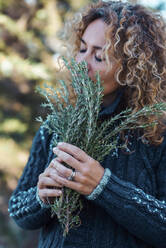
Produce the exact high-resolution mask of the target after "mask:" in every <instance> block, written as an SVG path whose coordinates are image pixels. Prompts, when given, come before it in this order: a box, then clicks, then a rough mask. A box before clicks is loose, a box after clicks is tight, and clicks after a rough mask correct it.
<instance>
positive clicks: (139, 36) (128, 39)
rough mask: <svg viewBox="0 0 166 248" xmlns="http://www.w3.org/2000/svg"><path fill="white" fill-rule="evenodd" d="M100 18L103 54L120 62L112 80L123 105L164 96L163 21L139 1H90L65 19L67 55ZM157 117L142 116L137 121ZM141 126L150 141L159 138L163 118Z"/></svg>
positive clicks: (165, 28) (165, 40)
mask: <svg viewBox="0 0 166 248" xmlns="http://www.w3.org/2000/svg"><path fill="white" fill-rule="evenodd" d="M99 18H101V19H102V20H103V21H104V22H105V23H106V24H107V25H108V28H107V31H106V46H105V49H104V55H105V57H106V61H107V63H108V64H111V58H112V57H114V58H115V59H116V60H117V61H119V62H120V63H119V64H120V65H119V67H118V69H117V71H116V73H115V79H116V81H117V82H118V83H119V84H120V85H121V86H123V88H124V101H125V108H132V111H133V112H136V111H138V110H140V109H141V108H143V107H144V106H146V105H152V104H154V103H159V102H163V101H165V100H166V24H165V22H164V20H163V19H162V17H161V16H160V15H159V14H157V13H154V12H151V11H150V10H148V9H146V8H145V7H143V6H141V5H139V4H130V3H126V2H121V1H107V2H102V1H99V2H98V3H95V4H94V3H93V4H91V5H89V6H88V7H87V8H86V9H84V10H83V11H82V12H80V13H77V14H76V15H75V17H74V18H73V20H71V21H70V22H68V23H67V26H66V33H65V39H66V41H67V47H68V49H67V50H68V51H69V54H68V55H69V56H72V57H73V56H74V57H75V56H76V54H77V53H78V51H79V49H80V38H81V37H82V35H83V33H84V31H85V29H86V28H87V26H88V25H89V24H90V23H91V22H93V21H94V20H96V19H99ZM163 116H165V115H164V114H163ZM156 118H157V117H156V116H150V117H146V116H145V117H144V118H142V119H141V120H140V123H141V124H144V123H147V122H149V123H151V122H153V121H154V120H155V119H156ZM157 121H158V124H156V125H154V126H153V127H147V128H146V129H144V130H143V137H144V138H146V140H148V141H149V142H150V143H151V144H155V145H157V144H160V143H161V142H162V140H163V137H162V135H163V131H164V130H165V128H166V126H165V121H164V118H163V117H162V118H161V116H160V117H158V119H157Z"/></svg>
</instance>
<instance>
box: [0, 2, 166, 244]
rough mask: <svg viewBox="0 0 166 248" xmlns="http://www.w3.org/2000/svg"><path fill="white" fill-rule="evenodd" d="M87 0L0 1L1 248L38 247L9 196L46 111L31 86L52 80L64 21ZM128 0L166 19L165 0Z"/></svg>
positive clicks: (54, 74) (54, 80)
mask: <svg viewBox="0 0 166 248" xmlns="http://www.w3.org/2000/svg"><path fill="white" fill-rule="evenodd" d="M88 2H91V1H90V0H79V1H77V0H22V1H20V0H0V248H16V247H17V248H26V247H27V248H29V247H36V242H37V233H36V232H25V231H22V230H21V229H20V228H18V227H17V226H16V225H15V224H14V222H13V221H12V220H11V219H10V218H9V217H8V212H7V204H8V199H9V196H10V194H11V192H12V191H13V189H14V188H15V187H16V184H17V180H18V178H19V177H20V175H21V172H22V169H23V167H24V166H25V164H26V161H27V158H28V154H29V149H30V146H31V142H32V138H33V136H34V134H35V132H36V130H37V129H38V127H39V124H38V123H37V122H36V121H35V118H36V117H37V116H39V115H42V114H44V113H43V110H42V108H41V107H40V103H41V101H42V99H41V98H40V96H39V95H38V94H37V93H35V87H36V85H40V84H42V83H43V82H52V83H55V84H56V69H57V57H58V54H59V53H60V52H61V50H62V49H63V48H62V43H61V40H60V33H61V32H60V31H61V30H62V28H63V23H64V21H65V20H67V19H68V18H70V17H71V16H72V15H73V13H74V12H76V11H77V10H78V9H79V8H81V7H83V6H84V5H85V4H87V3H88ZM131 2H138V3H141V4H143V5H146V6H147V7H148V8H150V9H152V10H153V11H159V12H161V14H162V15H163V17H164V18H166V3H165V1H162V0H161V1H159V0H158V1H156V0H150V1H148V0H140V1H131Z"/></svg>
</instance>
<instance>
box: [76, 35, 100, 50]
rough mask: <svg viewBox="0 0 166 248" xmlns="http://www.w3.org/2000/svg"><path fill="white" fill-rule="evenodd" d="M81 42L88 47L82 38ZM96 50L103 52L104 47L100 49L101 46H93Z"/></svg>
mask: <svg viewBox="0 0 166 248" xmlns="http://www.w3.org/2000/svg"><path fill="white" fill-rule="evenodd" d="M80 40H81V41H82V43H84V44H85V45H86V42H85V41H84V40H83V39H82V38H81V39H80ZM93 47H94V48H95V49H97V50H102V49H103V48H102V47H100V46H93Z"/></svg>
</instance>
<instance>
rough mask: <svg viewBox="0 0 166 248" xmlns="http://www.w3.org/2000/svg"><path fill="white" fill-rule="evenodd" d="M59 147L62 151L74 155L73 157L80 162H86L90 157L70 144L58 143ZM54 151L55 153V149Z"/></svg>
mask: <svg viewBox="0 0 166 248" xmlns="http://www.w3.org/2000/svg"><path fill="white" fill-rule="evenodd" d="M57 147H58V148H59V149H60V150H62V151H64V152H66V153H68V154H70V155H72V156H73V157H75V158H76V159H77V160H79V161H82V162H86V161H87V159H88V158H89V156H88V155H87V154H86V153H85V152H84V151H83V150H81V149H80V148H79V147H77V146H74V145H71V144H69V143H65V142H60V143H58V145H57ZM53 151H54V148H53Z"/></svg>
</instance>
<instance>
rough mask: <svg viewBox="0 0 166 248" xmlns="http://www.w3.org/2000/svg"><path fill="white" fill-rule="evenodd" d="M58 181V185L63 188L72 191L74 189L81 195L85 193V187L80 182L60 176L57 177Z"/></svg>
mask: <svg viewBox="0 0 166 248" xmlns="http://www.w3.org/2000/svg"><path fill="white" fill-rule="evenodd" d="M56 180H57V182H58V183H60V184H62V185H63V186H65V187H67V188H70V189H73V190H75V191H77V192H79V193H80V194H81V193H83V192H84V189H83V185H82V184H81V183H79V182H76V181H69V180H67V179H66V178H63V177H60V176H58V175H57V178H56Z"/></svg>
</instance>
